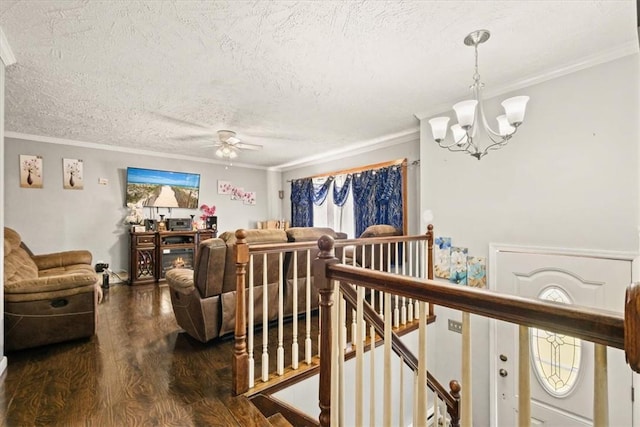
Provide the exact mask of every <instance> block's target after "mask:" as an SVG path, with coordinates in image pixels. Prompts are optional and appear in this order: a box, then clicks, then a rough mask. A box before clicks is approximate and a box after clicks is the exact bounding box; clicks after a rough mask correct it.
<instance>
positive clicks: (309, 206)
mask: <svg viewBox="0 0 640 427" xmlns="http://www.w3.org/2000/svg"><path fill="white" fill-rule="evenodd" d="M313 194H314V192H313V181H312V180H311V178H304V179H298V180H295V181H292V182H291V226H292V227H312V226H313Z"/></svg>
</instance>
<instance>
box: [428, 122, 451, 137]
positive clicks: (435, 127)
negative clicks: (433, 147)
mask: <svg viewBox="0 0 640 427" xmlns="http://www.w3.org/2000/svg"><path fill="white" fill-rule="evenodd" d="M429 124H430V125H431V132H432V133H433V139H435V140H436V141H438V142H440V141H442V140H443V139H444V138H445V137H446V136H447V126H448V125H449V117H435V118H433V119H431V120H429Z"/></svg>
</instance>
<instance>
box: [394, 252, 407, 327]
mask: <svg viewBox="0 0 640 427" xmlns="http://www.w3.org/2000/svg"><path fill="white" fill-rule="evenodd" d="M400 244H401V245H403V249H402V255H403V256H404V255H405V254H406V251H407V248H406V247H405V246H404V243H400ZM397 264H398V256H396V265H397ZM405 264H406V263H405V262H404V260H402V275H403V276H406V272H407V271H406V265H405ZM400 323H401V324H402V325H406V324H407V298H406V297H402V307H400Z"/></svg>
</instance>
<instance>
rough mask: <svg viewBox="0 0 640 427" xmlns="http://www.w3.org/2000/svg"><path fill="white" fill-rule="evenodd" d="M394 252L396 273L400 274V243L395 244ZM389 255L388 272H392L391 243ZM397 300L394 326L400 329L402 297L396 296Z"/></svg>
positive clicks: (394, 311) (388, 247)
mask: <svg viewBox="0 0 640 427" xmlns="http://www.w3.org/2000/svg"><path fill="white" fill-rule="evenodd" d="M393 246H394V250H395V258H394V259H395V260H396V262H395V266H394V273H395V274H398V273H399V270H398V242H396V243H394V245H393ZM387 250H388V251H387V255H388V258H389V262H388V265H389V269H388V270H387V271H388V272H391V243H387ZM394 300H395V307H394V308H393V326H395V327H396V328H398V327H400V297H399V296H398V295H397V294H396V295H395V297H394Z"/></svg>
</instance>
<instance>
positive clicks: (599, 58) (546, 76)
mask: <svg viewBox="0 0 640 427" xmlns="http://www.w3.org/2000/svg"><path fill="white" fill-rule="evenodd" d="M637 53H638V43H636V41H629V42H627V43H624V44H622V45H620V46H618V47H616V48H613V49H608V50H606V51H605V52H599V53H596V54H594V55H590V56H587V57H585V58H583V59H582V60H579V61H576V62H571V63H566V64H564V65H561V66H559V67H557V68H554V69H553V70H549V71H547V72H544V73H542V74H536V75H532V76H528V77H525V78H523V79H520V80H517V81H515V82H513V83H507V84H504V85H501V86H497V87H495V88H493V89H492V90H490V91H486V92H483V98H484V99H489V98H493V97H496V96H499V95H503V94H505V93H508V92H513V91H516V90H520V89H523V88H526V87H529V86H533V85H536V84H539V83H543V82H546V81H548V80H552V79H557V78H558V77H562V76H566V75H567V74H571V73H575V72H577V71H580V70H585V69H587V68H591V67H595V66H596V65H600V64H604V63H606V62H611V61H615V60H616V59H620V58H623V57H625V56H629V55H634V54H637ZM466 97H467V98H468V96H466ZM461 99H462V98H460V99H454V100H452V101H451V102H450V103H443V104H440V105H437V106H435V107H432V108H429V109H428V110H424V111H420V112H417V113H415V116H416V118H418V120H424V119H427V118H430V117H431V116H434V115H436V114H442V113H443V112H446V111H449V110H452V105H453V104H455V103H456V102H457V101H459V100H461Z"/></svg>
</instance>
